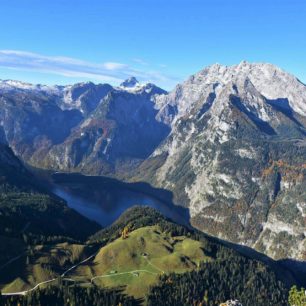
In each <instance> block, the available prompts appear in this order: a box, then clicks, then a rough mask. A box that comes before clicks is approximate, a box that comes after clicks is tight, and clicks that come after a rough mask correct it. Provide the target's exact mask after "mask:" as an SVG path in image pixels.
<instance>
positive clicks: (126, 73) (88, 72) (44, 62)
mask: <svg viewBox="0 0 306 306" xmlns="http://www.w3.org/2000/svg"><path fill="white" fill-rule="evenodd" d="M143 63H145V62H143ZM0 67H5V68H11V69H15V70H20V71H22V70H23V71H33V72H42V73H47V74H54V75H60V76H65V77H70V78H86V79H92V80H94V81H98V82H111V83H119V82H121V81H122V80H124V79H126V78H128V77H130V76H135V77H137V78H139V79H140V80H141V81H149V82H154V83H157V84H159V85H164V86H166V87H169V86H170V87H171V86H173V85H174V84H175V83H176V82H177V81H178V80H177V78H175V77H171V76H168V75H165V74H163V73H161V72H159V71H144V70H139V69H136V68H133V67H131V66H129V65H127V64H124V63H118V62H105V63H94V62H90V61H84V60H80V59H76V58H71V57H64V56H46V55H42V54H38V53H33V52H27V51H20V50H0Z"/></svg>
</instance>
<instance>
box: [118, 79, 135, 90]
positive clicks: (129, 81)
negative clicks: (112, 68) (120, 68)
mask: <svg viewBox="0 0 306 306" xmlns="http://www.w3.org/2000/svg"><path fill="white" fill-rule="evenodd" d="M137 85H139V82H138V80H137V79H136V78H135V77H130V78H128V79H126V80H125V81H124V82H122V83H121V84H120V86H121V87H127V88H133V87H136V86H137Z"/></svg>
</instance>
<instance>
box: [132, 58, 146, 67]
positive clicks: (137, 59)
mask: <svg viewBox="0 0 306 306" xmlns="http://www.w3.org/2000/svg"><path fill="white" fill-rule="evenodd" d="M133 62H135V63H137V64H140V65H142V66H148V65H149V63H148V62H146V61H145V60H143V59H141V58H133Z"/></svg>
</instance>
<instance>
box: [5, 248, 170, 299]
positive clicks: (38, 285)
mask: <svg viewBox="0 0 306 306" xmlns="http://www.w3.org/2000/svg"><path fill="white" fill-rule="evenodd" d="M23 255H24V253H23V254H21V255H19V256H16V257H14V258H12V259H11V260H10V261H8V262H7V263H6V264H5V265H3V266H1V267H0V269H2V268H3V267H4V266H7V265H9V264H10V263H12V262H14V261H15V260H17V259H18V258H20V257H21V256H23ZM96 255H97V252H96V253H94V254H92V255H90V256H89V257H87V258H85V259H84V260H82V261H80V262H79V263H78V264H76V265H73V266H72V267H70V268H69V269H67V270H66V271H64V272H63V273H62V274H61V275H60V277H64V276H65V275H66V274H67V273H68V272H70V271H71V270H73V269H75V268H76V267H78V266H79V265H81V264H83V263H84V262H87V261H89V260H90V259H92V258H93V257H94V256H96ZM144 258H145V259H146V260H147V262H148V264H149V265H151V266H152V267H153V268H155V269H156V270H159V271H160V272H162V273H165V272H164V271H163V270H161V269H160V268H158V267H157V266H155V265H154V264H152V263H151V262H150V260H149V259H148V257H147V256H144ZM140 272H144V273H149V274H153V275H158V274H159V273H157V272H152V271H149V270H145V269H141V270H133V271H127V272H120V273H114V274H102V275H97V276H94V277H92V278H91V280H90V283H93V281H94V280H95V279H98V278H106V277H114V276H119V275H125V274H134V273H140ZM56 280H58V277H56V278H52V279H49V280H46V281H43V282H40V283H38V284H36V285H35V286H34V287H33V288H31V289H28V290H24V291H19V292H9V293H4V292H2V295H3V296H14V295H26V294H27V293H29V292H31V291H34V290H35V289H37V288H39V287H40V286H41V285H45V284H48V283H51V282H54V281H56ZM63 280H68V281H75V280H73V279H72V278H63Z"/></svg>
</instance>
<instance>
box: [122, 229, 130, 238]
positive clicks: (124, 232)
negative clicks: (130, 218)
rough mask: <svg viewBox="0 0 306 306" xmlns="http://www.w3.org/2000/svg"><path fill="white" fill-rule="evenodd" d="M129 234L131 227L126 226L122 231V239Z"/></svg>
mask: <svg viewBox="0 0 306 306" xmlns="http://www.w3.org/2000/svg"><path fill="white" fill-rule="evenodd" d="M128 234H129V228H128V227H127V226H126V227H125V228H124V229H123V231H122V232H121V237H122V239H126V238H127V237H128Z"/></svg>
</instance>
